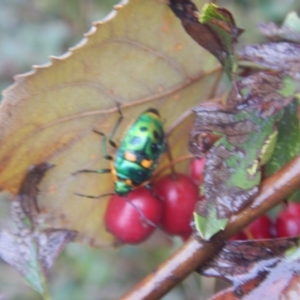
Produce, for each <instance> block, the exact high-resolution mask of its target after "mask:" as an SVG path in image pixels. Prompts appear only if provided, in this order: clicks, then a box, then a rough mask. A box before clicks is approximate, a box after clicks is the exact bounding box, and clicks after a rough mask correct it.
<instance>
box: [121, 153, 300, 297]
mask: <svg viewBox="0 0 300 300" xmlns="http://www.w3.org/2000/svg"><path fill="white" fill-rule="evenodd" d="M299 186H300V156H298V157H296V158H295V159H293V160H292V161H291V162H290V163H288V164H287V165H286V166H284V167H283V168H282V169H281V170H279V171H278V172H277V173H275V174H274V175H273V176H271V177H269V178H267V179H266V180H264V181H263V183H262V184H261V188H260V192H259V194H258V195H257V197H256V198H255V199H254V201H253V202H252V204H251V205H250V206H248V207H246V208H245V209H244V210H242V211H241V212H240V213H239V214H238V215H235V216H233V217H232V218H231V220H230V222H229V224H228V226H227V227H226V229H225V230H224V231H221V232H219V233H217V234H216V235H214V236H213V237H212V238H211V239H210V240H209V241H204V240H201V239H199V238H197V237H191V238H190V239H189V240H188V241H187V242H186V243H185V244H184V245H183V246H182V247H181V248H180V249H179V250H178V251H177V252H176V253H174V254H173V255H172V256H171V257H170V258H169V259H168V260H167V261H165V262H163V263H162V264H161V265H160V266H159V267H158V268H157V269H156V271H154V272H153V273H151V274H150V275H148V276H147V277H146V278H144V279H143V280H142V281H141V282H140V283H139V284H138V285H136V286H135V287H134V288H133V289H132V290H130V291H129V292H128V293H127V294H126V295H124V296H123V297H122V298H121V299H122V300H142V299H143V300H147V299H148V300H150V299H151V300H155V299H160V298H161V297H162V296H163V295H165V294H166V293H167V292H168V291H169V290H171V289H172V288H173V287H175V286H176V285H177V284H178V283H179V282H181V281H182V280H184V279H185V278H186V277H187V276H188V275H189V274H190V273H192V272H193V271H194V270H195V269H196V268H199V267H201V266H202V265H204V264H205V263H206V262H207V261H208V260H209V259H211V258H213V257H214V256H215V255H216V254H217V253H218V252H219V251H220V249H221V248H222V247H223V245H224V244H225V242H226V240H227V239H228V238H230V237H231V236H233V235H235V234H236V233H238V232H239V231H241V230H242V229H243V228H244V227H246V226H247V225H248V224H250V223H251V222H252V221H254V220H255V219H256V218H258V217H259V216H261V215H263V214H264V213H265V212H267V211H268V210H269V209H271V208H272V207H274V206H275V205H277V204H279V203H280V202H281V201H282V200H284V199H286V198H287V197H288V196H289V195H290V194H291V193H293V192H294V191H295V190H296V189H298V188H299ZM233 201H234V199H233Z"/></svg>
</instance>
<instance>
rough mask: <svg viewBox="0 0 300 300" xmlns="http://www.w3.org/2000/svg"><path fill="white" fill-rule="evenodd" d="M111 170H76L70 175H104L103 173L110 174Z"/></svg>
mask: <svg viewBox="0 0 300 300" xmlns="http://www.w3.org/2000/svg"><path fill="white" fill-rule="evenodd" d="M110 172H111V169H100V170H87V169H83V170H78V171H76V172H74V173H72V175H76V174H78V173H97V174H105V173H110Z"/></svg>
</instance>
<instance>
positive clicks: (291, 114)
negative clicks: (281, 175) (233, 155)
mask: <svg viewBox="0 0 300 300" xmlns="http://www.w3.org/2000/svg"><path fill="white" fill-rule="evenodd" d="M298 106H299V104H298V101H297V100H295V101H294V102H293V103H291V104H290V105H289V106H287V107H286V108H285V109H284V113H283V117H282V120H281V122H280V123H279V124H278V126H277V129H278V137H277V143H276V146H275V149H274V152H273V155H272V157H271V159H270V160H269V162H268V163H267V164H266V171H267V175H268V176H270V175H272V174H273V173H275V172H276V171H278V170H279V169H280V168H282V167H283V166H284V165H285V164H286V163H288V162H289V161H290V160H292V159H293V158H294V157H296V156H297V155H299V154H300V128H299V118H298Z"/></svg>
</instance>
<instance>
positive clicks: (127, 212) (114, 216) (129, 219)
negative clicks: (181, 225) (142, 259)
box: [105, 187, 162, 244]
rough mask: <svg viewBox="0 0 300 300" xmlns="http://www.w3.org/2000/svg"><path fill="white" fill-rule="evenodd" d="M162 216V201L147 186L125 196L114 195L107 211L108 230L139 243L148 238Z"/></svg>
mask: <svg viewBox="0 0 300 300" xmlns="http://www.w3.org/2000/svg"><path fill="white" fill-rule="evenodd" d="M161 216H162V203H161V201H159V200H158V199H156V198H155V197H154V196H153V195H152V194H151V192H150V191H149V189H147V188H146V187H141V188H137V189H136V190H134V191H132V192H131V193H129V194H128V195H127V196H125V197H121V196H118V195H113V196H112V197H111V198H110V200H109V203H108V206H107V210H106V213H105V225H106V228H107V230H108V231H109V232H110V233H112V234H113V235H114V236H115V237H116V238H117V239H118V240H120V241H121V242H123V243H127V244H137V243H140V242H142V241H144V240H145V239H147V238H148V237H149V236H150V234H151V233H152V232H153V231H154V229H155V225H158V224H159V222H160V220H161Z"/></svg>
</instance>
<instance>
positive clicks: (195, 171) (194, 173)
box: [190, 157, 206, 184]
mask: <svg viewBox="0 0 300 300" xmlns="http://www.w3.org/2000/svg"><path fill="white" fill-rule="evenodd" d="M205 162H206V158H205V157H203V158H198V159H193V160H192V162H191V165H190V170H191V171H190V172H191V177H192V179H193V180H194V182H195V183H196V184H199V183H202V182H203V170H204V166H205Z"/></svg>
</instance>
